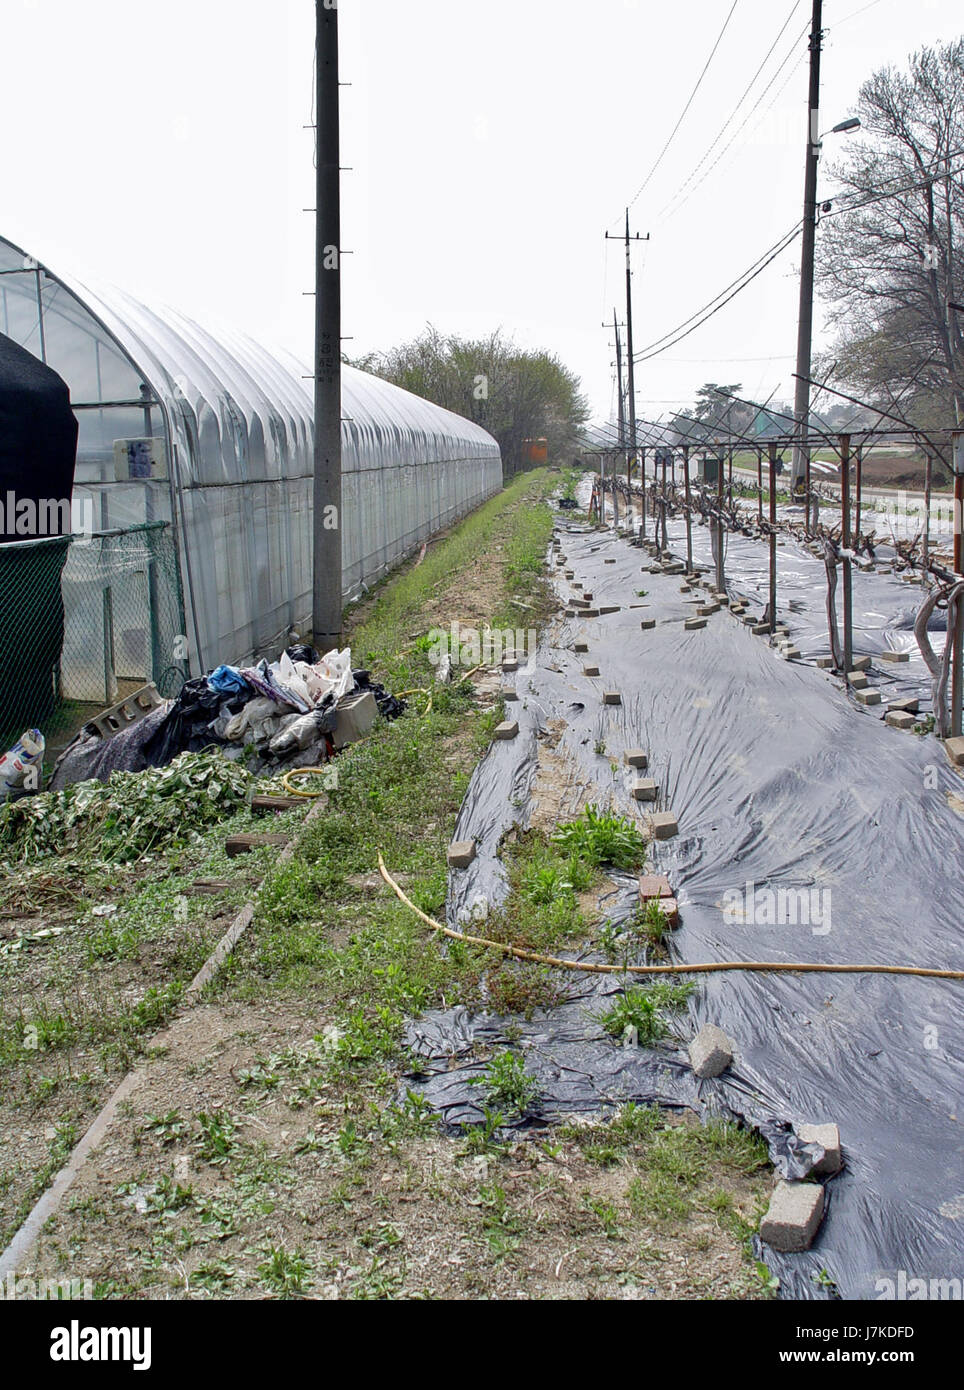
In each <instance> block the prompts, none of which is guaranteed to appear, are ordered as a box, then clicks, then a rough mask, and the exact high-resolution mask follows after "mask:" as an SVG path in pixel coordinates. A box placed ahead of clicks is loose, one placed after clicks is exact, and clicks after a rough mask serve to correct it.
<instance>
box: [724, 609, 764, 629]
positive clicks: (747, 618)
mask: <svg viewBox="0 0 964 1390" xmlns="http://www.w3.org/2000/svg"><path fill="white" fill-rule="evenodd" d="M736 611H737V610H736V609H735V608H734V609H731V612H734V613H735V612H736ZM740 615H741V617H742V618H743V626H744V627H754V626H755V625H756V624H757V623H758V622H759V621H760V619H759V618H758V617H757V616H756V614H755V613H744V612H743V610H742V609H741V610H740Z"/></svg>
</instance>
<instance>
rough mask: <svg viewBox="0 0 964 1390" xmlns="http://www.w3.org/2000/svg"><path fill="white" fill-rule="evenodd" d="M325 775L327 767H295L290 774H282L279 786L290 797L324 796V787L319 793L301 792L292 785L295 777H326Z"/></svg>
mask: <svg viewBox="0 0 964 1390" xmlns="http://www.w3.org/2000/svg"><path fill="white" fill-rule="evenodd" d="M327 775H328V768H327V767H295V768H292V770H291V771H290V772H286V773H285V774H284V776H283V777H282V779H281V784H282V786H283V787H284V789H285V791H286V792H288V794H289V795H290V796H308V797H311V796H324V795H325V788H324V787H322V788H321V790H320V791H315V792H313V791H307V790H304V791H303V790H302V789H301V788H300V787H295V786H293V785H292V783H293V782H294V779H295V778H296V777H327Z"/></svg>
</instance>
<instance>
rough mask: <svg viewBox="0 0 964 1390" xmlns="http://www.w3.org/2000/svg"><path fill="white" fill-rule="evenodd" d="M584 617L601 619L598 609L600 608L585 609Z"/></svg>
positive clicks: (583, 611)
mask: <svg viewBox="0 0 964 1390" xmlns="http://www.w3.org/2000/svg"><path fill="white" fill-rule="evenodd" d="M582 616H583V617H584V618H598V617H599V609H598V608H584V609H583V610H582Z"/></svg>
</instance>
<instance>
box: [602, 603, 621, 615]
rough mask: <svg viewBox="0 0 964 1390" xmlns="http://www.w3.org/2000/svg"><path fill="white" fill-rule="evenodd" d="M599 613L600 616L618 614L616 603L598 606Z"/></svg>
mask: <svg viewBox="0 0 964 1390" xmlns="http://www.w3.org/2000/svg"><path fill="white" fill-rule="evenodd" d="M599 612H600V614H602V613H618V612H619V604H618V603H601V604H600V605H599Z"/></svg>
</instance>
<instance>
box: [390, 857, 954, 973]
mask: <svg viewBox="0 0 964 1390" xmlns="http://www.w3.org/2000/svg"><path fill="white" fill-rule="evenodd" d="M378 870H379V873H380V874H381V876H382V878H383V879H384V880H385V882H386V883H387V884H388V886H389V888H391V889H392V891H393V892H394V893H395V895H396V897H398V898H399V899H400V900H401V901H402V902H403V903H404V904H405V906H406V907H409V908H411V910H412V911H413V912H414V913H415V915H416V917H420V918H421V920H422V921H423V922H425V923H426V924H427V925H428V926H430V927H431V928H432V930H433V931H437V932H440V933H441V934H442V935H443V936H448V937H451V938H452V939H453V940H454V941H464V942H465V943H466V945H469V946H485V947H487V948H490V949H492V950H495V951H501V952H502V954H503V955H505V956H513V957H514V958H515V959H516V960H531V961H535V962H536V963H537V964H539V965H551V966H555V967H556V968H558V969H560V970H582V971H585V972H587V973H588V974H592V975H684V974H686V975H696V974H710V973H712V972H714V971H721V970H755V971H789V972H793V971H798V970H801V971H810V972H820V973H823V974H829V975H924V976H926V977H928V978H929V979H935V980H964V970H928V969H925V968H924V967H923V966H917V965H823V964H820V965H817V964H814V962H813V961H802V962H794V963H793V964H787V963H786V962H784V961H764V960H749V961H748V960H714V961H705V962H703V963H701V964H699V965H597V964H595V963H594V962H592V961H585V960H562V959H561V958H560V957H559V956H544V955H541V954H540V953H539V952H538V951H524V950H523V949H522V947H521V946H509V945H507V944H506V942H504V941H490V940H489V939H488V938H487V937H484V936H469V935H468V933H466V932H459V931H453V930H452V928H451V927H446V926H443V925H442V923H441V922H436V920H435V918H434V917H429V916H428V914H427V913H425V912H423V911H422V910H421V908H419V907H416V906H415V904H414V903H413V902H412V900H411V898H408V897H406V896H405V893H404V892H403V891H402V889H401V888H400V887H399V886H398V884H397V883H396V882H395V880H394V879H393V878H392V876H391V874H390V873H389V872H388V870H387V869H386V867H385V861H384V859H383V858H382V852H381V850H379V851H378Z"/></svg>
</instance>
